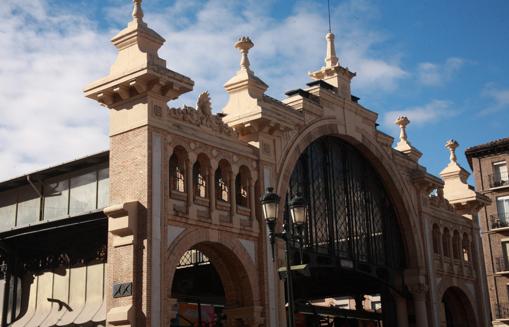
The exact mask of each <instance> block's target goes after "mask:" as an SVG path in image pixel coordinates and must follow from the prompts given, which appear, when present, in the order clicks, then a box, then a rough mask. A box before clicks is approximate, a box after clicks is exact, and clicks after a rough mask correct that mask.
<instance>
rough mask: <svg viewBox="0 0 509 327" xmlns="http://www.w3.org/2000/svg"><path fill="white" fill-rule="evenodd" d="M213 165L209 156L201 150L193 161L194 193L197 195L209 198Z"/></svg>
mask: <svg viewBox="0 0 509 327" xmlns="http://www.w3.org/2000/svg"><path fill="white" fill-rule="evenodd" d="M210 175H211V165H210V159H209V157H208V156H207V155H206V154H205V153H203V152H201V153H199V154H198V156H197V157H196V161H195V162H194V163H193V193H194V196H195V197H200V198H208V193H209V189H210V187H211V183H210V180H211V178H210Z"/></svg>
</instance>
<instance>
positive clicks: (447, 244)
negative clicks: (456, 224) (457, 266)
mask: <svg viewBox="0 0 509 327" xmlns="http://www.w3.org/2000/svg"><path fill="white" fill-rule="evenodd" d="M442 251H443V255H444V257H447V258H452V255H451V233H450V232H449V228H447V227H445V228H444V232H443V233H442Z"/></svg>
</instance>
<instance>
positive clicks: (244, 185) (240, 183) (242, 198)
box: [235, 165, 252, 208]
mask: <svg viewBox="0 0 509 327" xmlns="http://www.w3.org/2000/svg"><path fill="white" fill-rule="evenodd" d="M251 178H252V177H251V171H250V170H249V168H247V166H245V165H242V166H240V168H239V172H238V173H237V175H236V176H235V197H236V203H237V205H239V206H243V207H247V208H249V197H250V196H251V194H250V193H251V189H250V184H251Z"/></svg>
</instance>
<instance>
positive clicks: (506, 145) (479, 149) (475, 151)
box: [465, 137, 509, 168]
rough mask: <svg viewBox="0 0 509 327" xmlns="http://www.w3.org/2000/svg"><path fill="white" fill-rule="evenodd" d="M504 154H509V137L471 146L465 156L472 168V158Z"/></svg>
mask: <svg viewBox="0 0 509 327" xmlns="http://www.w3.org/2000/svg"><path fill="white" fill-rule="evenodd" d="M504 152H509V137H505V138H501V139H498V140H493V141H490V142H487V143H484V144H479V145H475V146H471V147H469V148H467V149H466V150H465V155H466V157H467V160H468V163H469V165H470V167H471V168H472V158H477V157H485V156H488V155H494V154H498V153H504Z"/></svg>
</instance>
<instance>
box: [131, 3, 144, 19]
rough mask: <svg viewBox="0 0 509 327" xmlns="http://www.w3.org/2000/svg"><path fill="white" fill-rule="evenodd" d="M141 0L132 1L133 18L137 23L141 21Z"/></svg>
mask: <svg viewBox="0 0 509 327" xmlns="http://www.w3.org/2000/svg"><path fill="white" fill-rule="evenodd" d="M141 1H142V0H133V5H134V6H133V18H134V20H137V21H138V22H141V21H143V9H141Z"/></svg>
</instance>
